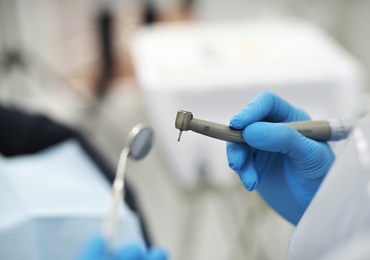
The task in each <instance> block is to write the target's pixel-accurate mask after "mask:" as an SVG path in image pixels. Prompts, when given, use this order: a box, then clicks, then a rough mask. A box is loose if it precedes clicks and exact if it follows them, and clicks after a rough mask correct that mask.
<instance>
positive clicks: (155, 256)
mask: <svg viewBox="0 0 370 260" xmlns="http://www.w3.org/2000/svg"><path fill="white" fill-rule="evenodd" d="M167 258H168V256H167V252H166V251H165V250H163V249H162V248H159V247H152V248H150V249H149V250H148V252H147V260H166V259H167Z"/></svg>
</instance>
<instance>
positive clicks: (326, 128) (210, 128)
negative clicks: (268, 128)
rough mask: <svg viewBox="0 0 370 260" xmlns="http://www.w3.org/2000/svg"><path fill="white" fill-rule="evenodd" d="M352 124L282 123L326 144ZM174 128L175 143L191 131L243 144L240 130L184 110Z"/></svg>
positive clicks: (328, 121) (336, 121)
mask: <svg viewBox="0 0 370 260" xmlns="http://www.w3.org/2000/svg"><path fill="white" fill-rule="evenodd" d="M354 122H355V121H354V120H341V119H331V120H317V121H309V120H308V121H298V122H287V123H286V122H284V123H285V124H288V125H290V126H292V127H293V128H294V129H296V130H297V131H298V132H300V133H301V134H302V135H304V136H306V137H308V138H310V139H313V140H316V141H320V142H326V141H338V140H341V139H345V138H346V137H347V136H348V134H349V133H350V132H351V130H352V128H353V126H354ZM175 127H176V128H177V129H179V130H180V133H179V137H178V139H177V141H180V138H181V134H182V131H188V130H191V131H194V132H196V133H199V134H202V135H206V136H209V137H212V138H216V139H220V140H224V141H230V142H239V143H243V142H245V141H244V139H243V136H242V131H241V130H236V129H234V128H231V127H229V126H227V125H222V124H218V123H213V122H209V121H205V120H201V119H196V118H194V117H193V114H192V113H191V112H188V111H184V110H179V111H178V112H177V115H176V121H175Z"/></svg>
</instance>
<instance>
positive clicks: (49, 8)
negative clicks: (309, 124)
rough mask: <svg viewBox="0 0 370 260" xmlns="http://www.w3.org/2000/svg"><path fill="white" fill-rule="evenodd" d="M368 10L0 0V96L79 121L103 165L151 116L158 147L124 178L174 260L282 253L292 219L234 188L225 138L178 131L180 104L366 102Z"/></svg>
mask: <svg viewBox="0 0 370 260" xmlns="http://www.w3.org/2000/svg"><path fill="white" fill-rule="evenodd" d="M368 10H370V2H369V1H365V0H351V1H350V0H321V1H312V0H311V1H308V0H278V1H272V0H261V1H252V0H227V1H226V0H156V1H154V0H140V1H135V0H117V1H109V0H95V1H88V0H80V1H70V0H63V1H62V0H52V1H46V0H31V1H26V0H0V103H1V104H2V105H5V106H16V107H20V108H22V109H24V110H26V111H28V112H30V113H43V114H46V115H48V116H50V117H51V118H53V119H55V120H56V121H59V122H62V123H64V124H66V125H69V126H72V127H74V128H77V129H79V130H80V131H81V132H82V133H83V134H84V135H86V137H87V138H88V139H89V140H90V141H91V142H92V143H93V144H94V145H95V146H96V147H97V148H98V149H99V150H100V151H101V152H102V153H103V155H104V157H105V158H106V160H107V161H108V162H109V163H110V164H111V165H112V167H115V166H116V164H117V162H118V158H119V154H120V151H121V149H122V147H123V146H124V142H125V139H126V136H127V134H128V133H129V131H130V130H131V128H132V127H133V126H134V125H136V124H137V123H140V122H150V123H151V124H153V126H154V128H155V130H156V135H157V139H156V146H155V147H154V150H153V151H152V152H151V154H150V155H149V156H148V157H147V158H146V159H144V160H143V161H142V162H140V163H135V162H132V163H130V164H129V165H128V175H127V178H128V181H129V182H130V183H131V184H132V186H133V187H134V188H135V190H136V192H137V196H138V201H139V203H140V204H141V206H142V208H143V210H144V214H143V216H141V217H142V218H143V219H144V221H145V222H146V223H147V225H148V228H149V231H150V234H151V237H152V239H153V241H154V242H155V243H156V244H159V245H161V246H163V247H165V248H167V249H168V250H169V252H170V255H171V259H174V260H177V259H179V260H181V259H194V260H196V259H215V260H218V259H219V260H223V259H284V258H285V256H286V254H287V248H288V245H289V238H290V235H291V234H292V232H293V231H294V227H293V226H291V225H290V224H289V223H287V222H286V221H285V220H284V219H282V218H281V217H280V216H278V215H276V213H275V212H273V211H272V210H271V209H269V208H268V207H267V206H266V205H265V204H264V202H263V201H262V200H261V198H260V197H259V196H258V194H257V193H256V192H252V193H249V192H248V191H246V190H245V189H244V188H243V187H242V185H241V183H240V182H239V180H238V179H237V178H236V175H235V174H234V173H232V172H231V170H229V169H228V166H227V162H226V159H225V157H226V153H225V144H224V143H223V142H221V141H216V140H211V139H210V140H208V139H207V138H205V137H199V136H196V134H194V133H183V137H182V140H181V142H180V143H177V141H176V139H177V134H178V133H177V131H176V129H175V128H174V120H175V116H176V111H177V110H178V109H185V110H190V111H191V112H193V114H194V115H195V117H198V118H202V119H206V120H212V121H218V122H219V123H224V124H227V123H228V120H229V119H230V118H231V117H232V116H233V115H234V114H235V113H237V112H238V111H239V110H240V109H241V108H242V107H243V106H244V105H246V104H247V103H248V102H249V101H251V99H252V98H253V96H254V95H255V94H256V93H257V92H258V91H261V90H269V91H273V92H276V93H279V94H281V95H282V96H283V97H285V98H286V99H288V100H289V101H290V102H291V103H293V104H294V105H296V106H300V107H302V108H304V109H305V110H307V111H309V112H310V114H311V115H312V116H313V117H314V118H319V117H321V118H324V119H325V118H327V117H333V116H337V117H359V116H361V115H363V114H364V113H365V112H366V111H367V110H368V108H369V105H368V104H370V103H369V101H370V99H369V93H370V85H369V82H368V80H367V75H368V73H369V72H370V48H369V46H370V31H369V30H368V24H369V23H370V15H369V13H368V12H369V11H368ZM1 127H6V126H1ZM205 139H206V140H205ZM333 146H335V145H333ZM338 150H339V149H338Z"/></svg>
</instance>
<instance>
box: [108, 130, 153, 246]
mask: <svg viewBox="0 0 370 260" xmlns="http://www.w3.org/2000/svg"><path fill="white" fill-rule="evenodd" d="M153 142H154V130H153V128H152V127H151V126H150V125H147V124H138V125H136V126H135V127H134V128H133V129H132V130H131V131H130V133H129V134H128V137H127V140H126V144H125V147H124V148H123V150H122V152H121V155H120V158H119V161H118V166H117V172H116V176H115V179H114V182H113V186H112V200H111V206H110V208H109V211H108V215H107V217H106V219H105V222H104V226H103V232H104V234H105V237H106V239H107V241H108V242H109V244H113V242H114V238H115V232H116V230H117V229H116V226H117V220H118V208H119V206H120V204H121V203H122V200H123V197H124V183H125V180H124V178H125V172H126V164H127V158H131V159H133V160H135V161H138V160H141V159H143V158H144V157H145V156H146V155H147V154H148V153H149V151H150V149H151V148H152V145H153Z"/></svg>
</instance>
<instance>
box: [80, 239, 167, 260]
mask: <svg viewBox="0 0 370 260" xmlns="http://www.w3.org/2000/svg"><path fill="white" fill-rule="evenodd" d="M106 248H107V244H106V241H105V240H104V238H103V237H102V236H100V235H97V236H94V237H93V238H92V239H91V240H90V241H89V242H88V243H87V245H86V247H85V248H84V250H83V252H82V254H81V256H80V257H79V258H78V259H79V260H166V259H167V253H166V252H165V251H164V250H163V249H161V248H159V247H153V248H150V249H148V250H147V252H144V251H143V250H142V248H141V246H140V245H138V244H128V245H125V246H123V247H122V248H120V249H118V250H117V251H116V252H109V255H108V254H107V252H106Z"/></svg>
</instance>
